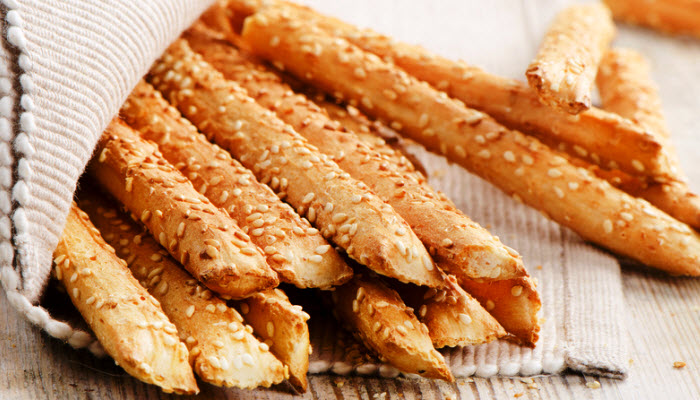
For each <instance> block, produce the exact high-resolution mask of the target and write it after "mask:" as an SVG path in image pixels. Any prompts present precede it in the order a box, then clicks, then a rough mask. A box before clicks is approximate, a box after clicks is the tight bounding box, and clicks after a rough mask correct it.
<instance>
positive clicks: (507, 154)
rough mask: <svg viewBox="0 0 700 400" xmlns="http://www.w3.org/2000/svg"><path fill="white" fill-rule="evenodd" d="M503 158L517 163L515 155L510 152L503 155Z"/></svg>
mask: <svg viewBox="0 0 700 400" xmlns="http://www.w3.org/2000/svg"><path fill="white" fill-rule="evenodd" d="M503 158H504V159H505V160H506V161H508V162H515V154H513V152H512V151H510V150H507V151H506V152H504V153H503Z"/></svg>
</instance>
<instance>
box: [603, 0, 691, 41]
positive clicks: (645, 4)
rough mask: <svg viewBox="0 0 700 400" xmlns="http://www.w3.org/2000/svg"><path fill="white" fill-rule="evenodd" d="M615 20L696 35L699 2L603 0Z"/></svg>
mask: <svg viewBox="0 0 700 400" xmlns="http://www.w3.org/2000/svg"><path fill="white" fill-rule="evenodd" d="M604 2H605V4H607V6H608V7H610V10H611V11H612V14H613V17H614V18H615V19H616V20H618V21H623V22H628V23H631V24H635V25H641V26H646V27H650V28H653V29H656V30H659V31H661V32H664V33H670V34H685V35H691V36H695V37H699V38H700V4H698V2H697V1H695V0H654V1H636V0H604Z"/></svg>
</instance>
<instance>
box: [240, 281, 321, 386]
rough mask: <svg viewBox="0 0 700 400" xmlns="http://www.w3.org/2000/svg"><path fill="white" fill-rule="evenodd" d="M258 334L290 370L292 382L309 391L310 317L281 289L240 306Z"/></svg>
mask: <svg viewBox="0 0 700 400" xmlns="http://www.w3.org/2000/svg"><path fill="white" fill-rule="evenodd" d="M237 303H238V304H237V307H238V309H239V310H240V311H241V313H242V314H243V317H244V318H245V320H246V322H248V323H249V324H250V326H252V327H253V330H254V331H255V333H256V334H257V335H258V336H259V337H261V338H263V339H264V340H265V343H270V351H272V352H273V353H274V354H275V355H276V356H277V358H279V359H280V360H281V361H282V362H283V363H284V365H286V366H287V367H289V382H290V383H291V384H292V385H294V387H295V388H297V390H300V391H302V392H305V391H306V388H307V381H306V373H307V372H308V370H309V352H310V351H311V350H310V344H309V340H310V339H309V326H308V325H307V323H306V321H308V320H309V314H307V313H305V312H304V311H302V309H301V306H295V305H292V303H290V302H289V299H288V298H287V295H286V294H284V292H283V291H281V290H279V289H275V290H267V291H264V292H260V293H256V294H254V295H252V296H250V297H247V298H245V299H243V300H240V301H238V302H237Z"/></svg>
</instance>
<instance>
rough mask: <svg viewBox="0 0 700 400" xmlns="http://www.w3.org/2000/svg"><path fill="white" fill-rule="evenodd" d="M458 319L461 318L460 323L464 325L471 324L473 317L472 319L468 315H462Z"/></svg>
mask: <svg viewBox="0 0 700 400" xmlns="http://www.w3.org/2000/svg"><path fill="white" fill-rule="evenodd" d="M458 318H459V320H460V322H462V323H463V324H471V323H472V317H470V316H469V315H467V314H464V313H460V314H459V316H458Z"/></svg>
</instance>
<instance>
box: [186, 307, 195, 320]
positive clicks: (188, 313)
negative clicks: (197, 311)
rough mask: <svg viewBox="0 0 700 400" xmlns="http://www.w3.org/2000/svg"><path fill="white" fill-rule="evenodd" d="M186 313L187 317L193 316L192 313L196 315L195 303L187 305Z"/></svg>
mask: <svg viewBox="0 0 700 400" xmlns="http://www.w3.org/2000/svg"><path fill="white" fill-rule="evenodd" d="M185 315H186V316H187V318H190V317H192V315H194V306H193V305H191V306H189V307H187V310H185Z"/></svg>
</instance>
